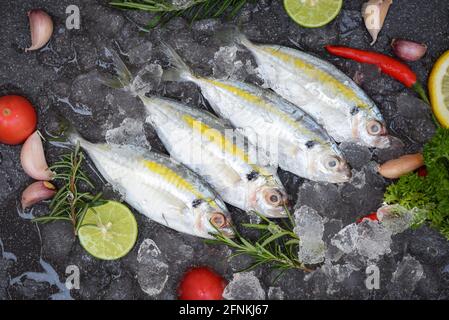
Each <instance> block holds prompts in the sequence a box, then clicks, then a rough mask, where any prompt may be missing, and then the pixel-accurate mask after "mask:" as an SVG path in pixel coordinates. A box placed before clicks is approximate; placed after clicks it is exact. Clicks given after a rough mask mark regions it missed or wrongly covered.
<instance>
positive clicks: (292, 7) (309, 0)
mask: <svg viewBox="0 0 449 320" xmlns="http://www.w3.org/2000/svg"><path fill="white" fill-rule="evenodd" d="M284 6H285V10H286V11H287V14H288V15H289V16H290V18H292V19H293V20H294V21H295V22H296V23H297V24H299V25H301V26H303V27H307V28H318V27H322V26H324V25H326V24H328V23H329V22H331V21H332V20H334V19H335V17H336V16H337V15H338V14H339V13H340V10H341V7H342V6H343V0H284Z"/></svg>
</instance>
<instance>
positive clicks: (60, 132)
mask: <svg viewBox="0 0 449 320" xmlns="http://www.w3.org/2000/svg"><path fill="white" fill-rule="evenodd" d="M45 134H46V139H47V140H48V141H49V142H50V143H51V144H53V145H56V146H59V147H69V146H70V145H76V144H77V143H79V142H85V140H84V139H83V138H82V137H81V135H80V134H79V133H78V131H77V130H76V129H75V127H74V126H73V125H72V124H71V123H70V121H69V120H67V119H66V118H64V117H63V116H62V115H60V114H56V119H55V121H52V126H50V127H47V128H46V130H45Z"/></svg>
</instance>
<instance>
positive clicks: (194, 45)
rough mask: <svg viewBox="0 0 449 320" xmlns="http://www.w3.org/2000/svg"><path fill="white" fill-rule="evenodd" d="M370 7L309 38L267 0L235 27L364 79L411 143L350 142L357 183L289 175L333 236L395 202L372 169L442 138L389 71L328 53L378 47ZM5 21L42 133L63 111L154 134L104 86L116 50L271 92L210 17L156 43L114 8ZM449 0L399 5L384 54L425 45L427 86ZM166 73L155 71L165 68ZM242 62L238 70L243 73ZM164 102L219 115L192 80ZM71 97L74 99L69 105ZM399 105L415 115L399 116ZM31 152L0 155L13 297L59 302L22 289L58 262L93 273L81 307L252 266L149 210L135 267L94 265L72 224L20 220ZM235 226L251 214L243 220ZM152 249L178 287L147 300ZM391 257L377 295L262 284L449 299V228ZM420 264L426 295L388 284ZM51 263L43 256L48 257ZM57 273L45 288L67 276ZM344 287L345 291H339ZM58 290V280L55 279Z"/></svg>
mask: <svg viewBox="0 0 449 320" xmlns="http://www.w3.org/2000/svg"><path fill="white" fill-rule="evenodd" d="M362 3H363V1H362V0H357V1H348V0H347V1H345V5H344V9H343V11H342V12H341V14H340V15H339V17H338V18H337V19H336V20H335V21H334V22H332V23H331V24H329V25H328V26H326V27H325V28H320V29H314V30H307V29H302V28H300V27H298V26H297V25H296V24H295V23H294V22H293V21H291V20H290V19H289V18H288V16H287V15H286V14H285V12H284V10H283V8H282V5H281V3H280V1H274V0H273V1H269V0H265V1H260V2H259V4H257V5H248V6H245V7H244V9H243V10H242V11H241V13H240V14H239V16H238V17H237V18H236V19H235V21H240V22H241V23H242V28H243V30H244V31H245V33H247V35H248V36H249V37H250V38H251V39H253V40H255V41H260V42H264V43H276V44H283V45H287V46H295V45H298V46H299V47H300V48H302V49H304V50H307V51H310V52H313V53H315V54H317V55H319V56H320V57H322V58H324V59H326V60H328V61H331V62H333V63H335V64H336V65H338V66H339V67H340V68H341V69H342V70H343V71H344V72H346V73H347V74H348V75H350V76H351V77H353V76H354V75H355V74H356V73H357V74H358V75H363V82H362V87H363V88H364V90H366V92H367V93H368V94H369V95H370V96H371V97H372V98H373V99H374V100H375V101H376V102H377V103H378V106H379V108H380V109H381V111H382V113H383V114H384V116H385V118H386V120H387V122H388V124H389V127H390V130H391V132H392V133H393V134H394V135H396V136H398V137H400V138H401V139H402V140H403V141H404V143H405V146H404V147H403V148H393V149H391V150H385V151H379V150H368V149H366V148H361V147H356V146H351V145H347V144H344V145H343V146H342V148H343V150H344V152H345V153H346V154H347V157H348V160H349V162H350V163H351V165H352V167H353V168H354V170H355V171H354V172H355V173H356V176H357V177H358V178H357V179H359V181H357V179H355V180H353V181H352V182H351V183H348V184H345V185H341V186H336V185H327V184H319V183H310V182H304V181H303V180H301V179H298V178H297V177H295V176H293V175H291V174H288V173H284V172H281V173H280V174H281V177H282V180H283V181H284V182H285V184H286V186H287V188H288V191H289V193H290V195H291V197H292V198H293V200H294V201H296V200H298V203H300V204H307V205H309V206H311V207H313V208H315V209H316V210H318V212H319V213H320V214H321V215H322V216H323V217H324V218H325V219H326V231H325V238H326V240H328V239H329V238H330V237H331V236H332V235H333V234H334V233H335V232H337V231H338V230H339V229H340V228H341V227H343V226H345V225H347V224H349V223H352V222H354V220H355V219H357V218H358V217H360V216H361V215H364V214H367V213H369V212H371V211H373V210H375V209H376V208H378V207H379V206H380V204H381V202H382V194H383V191H384V189H385V186H386V185H387V184H388V183H390V182H389V181H385V180H384V179H382V178H381V177H379V176H377V175H376V174H375V173H373V172H372V170H370V169H369V168H370V167H369V165H368V164H369V163H370V161H379V162H381V161H385V160H388V159H391V158H394V157H396V156H398V155H401V154H403V153H406V152H414V151H419V150H420V149H421V148H422V145H423V143H424V142H425V141H427V139H428V138H429V137H430V136H431V134H432V132H433V127H432V124H431V121H430V119H429V113H428V112H422V107H423V106H422V105H421V104H420V103H419V101H418V100H416V99H413V93H412V92H411V91H409V90H407V89H405V88H404V87H403V86H402V85H401V84H399V83H397V82H395V81H393V80H391V79H389V78H387V77H385V76H382V75H380V74H378V73H377V71H376V70H375V69H373V68H370V67H366V66H360V65H357V64H356V63H352V62H347V61H346V62H345V61H342V60H340V59H336V58H333V57H330V56H328V55H327V54H326V53H324V51H323V45H325V44H328V43H335V44H337V43H340V44H344V45H350V46H356V47H361V48H369V42H370V38H369V35H368V33H367V31H366V30H365V28H364V26H363V23H362V20H361V17H360V13H359V12H360V8H361V5H362ZM69 4H76V5H78V6H79V7H80V10H81V16H82V21H81V29H80V30H66V29H65V27H64V23H65V19H66V14H65V8H66V7H67V5H69ZM39 7H40V8H43V9H45V10H46V11H47V12H48V13H49V14H50V15H51V16H52V17H53V19H54V22H55V32H54V35H53V37H52V39H51V42H50V43H49V45H48V46H47V47H46V49H43V50H40V51H37V52H33V53H24V51H23V48H25V47H27V46H28V45H29V42H30V39H29V31H28V21H27V17H26V12H27V11H28V10H30V9H32V8H39ZM0 11H1V12H3V19H2V25H1V32H0V40H1V41H0V43H2V45H1V46H0V57H1V59H0V95H5V94H11V93H16V94H21V95H24V96H26V97H28V98H29V99H30V100H31V102H32V103H33V105H34V106H35V107H36V108H37V110H38V114H39V125H38V126H39V128H40V129H45V126H46V125H47V122H48V119H49V115H51V114H52V112H53V111H54V110H58V111H59V112H61V113H62V114H64V115H65V116H66V117H67V118H69V119H70V120H71V121H72V122H73V123H74V124H75V126H76V127H77V128H78V129H79V130H80V131H81V132H82V134H83V135H85V136H86V137H87V138H89V139H91V140H93V141H103V140H104V137H105V135H106V132H107V131H108V130H110V129H112V128H115V127H118V126H119V125H120V124H121V123H122V122H123V120H124V119H125V118H131V119H135V120H136V121H137V124H140V125H141V122H140V123H139V121H141V119H142V116H143V114H142V112H141V105H140V104H139V102H138V101H137V100H136V99H134V98H132V97H129V96H127V95H126V94H125V93H123V92H120V91H114V90H111V89H108V88H105V87H102V86H101V85H100V84H99V83H98V82H97V81H96V80H95V76H96V74H97V72H98V71H97V70H101V69H103V68H104V67H105V66H106V67H107V61H108V60H107V57H106V56H105V52H104V48H105V47H107V48H113V49H115V50H119V51H121V52H122V53H124V54H125V56H124V57H125V58H126V55H127V63H128V64H129V65H131V66H133V68H134V70H138V69H139V67H141V66H143V65H144V64H146V63H152V64H155V65H162V66H163V67H164V66H166V65H167V61H166V60H165V58H164V56H163V55H162V54H161V53H160V52H159V51H158V40H160V39H164V40H165V41H167V42H169V43H171V44H172V45H174V46H175V47H176V48H177V50H178V51H179V52H180V53H181V54H182V55H183V56H184V57H185V58H186V60H187V62H188V63H189V64H191V65H192V66H193V67H194V68H195V70H196V71H198V72H200V73H203V74H212V73H213V74H214V75H216V76H226V75H231V76H234V77H236V78H239V79H244V80H247V81H252V82H258V81H259V79H257V77H256V76H255V75H254V74H252V73H253V68H254V67H255V62H254V61H252V60H251V57H250V56H249V55H248V54H247V53H246V52H244V51H238V52H237V57H236V58H235V61H241V62H242V64H243V67H242V66H241V64H240V65H239V64H237V65H235V61H234V60H231V61H229V59H226V55H224V54H223V51H222V52H221V53H222V54H217V55H216V52H217V51H218V50H219V48H220V43H217V41H215V40H214V38H213V34H214V31H215V30H216V29H218V28H219V27H220V25H221V23H222V22H220V21H201V22H197V23H195V24H193V26H192V28H189V27H188V25H187V23H186V22H185V21H184V20H182V19H175V20H173V21H171V22H170V23H169V24H168V25H167V26H165V27H164V28H158V29H155V30H153V31H152V32H150V33H148V34H139V32H138V31H139V29H138V28H139V26H142V25H144V24H145V22H146V21H147V20H148V15H147V14H144V13H134V12H123V11H119V10H115V9H111V8H110V7H108V5H107V3H106V2H104V1H86V0H84V1H80V0H70V1H66V0H62V1H50V0H48V1H37V0H36V1H23V0H22V1H14V2H13V3H12V2H11V1H6V0H0ZM448 32H449V4H448V2H447V1H444V0H429V1H425V2H423V1H418V0H396V1H395V3H394V4H393V6H392V8H391V11H390V14H389V16H388V19H387V21H386V23H385V27H384V29H383V31H382V33H381V35H380V38H379V40H378V42H377V44H376V45H375V46H374V49H375V50H379V51H382V52H386V53H390V48H389V43H390V41H391V39H392V38H394V37H403V38H409V39H413V40H416V41H421V42H425V43H426V44H428V46H429V51H428V54H427V55H426V57H425V58H424V59H422V60H421V61H419V62H416V63H413V64H412V67H413V69H414V70H416V71H417V73H418V74H419V76H420V78H421V79H422V80H423V81H425V80H427V76H428V73H429V71H430V68H431V66H432V65H433V63H434V62H435V60H436V59H437V58H438V56H439V55H440V54H442V53H443V52H444V51H445V50H447V49H449V36H448ZM155 65H153V67H155ZM234 66H237V67H236V68H234ZM153 89H154V90H153V91H154V92H153V93H159V94H165V95H166V96H168V97H172V98H176V99H179V100H182V101H184V102H186V103H188V104H190V105H200V106H201V107H203V108H208V106H207V104H206V103H204V101H202V99H201V98H200V93H199V90H198V89H197V88H196V87H195V86H194V85H192V84H173V83H167V84H162V85H159V86H154V88H153ZM65 98H68V100H65ZM61 99H62V100H63V101H69V102H70V103H71V105H72V106H74V107H75V108H84V111H86V110H90V111H91V113H92V115H82V114H79V113H75V112H74V111H73V110H72V109H71V107H70V106H69V105H68V104H67V103H64V102H63V101H61ZM399 106H402V107H401V108H399ZM145 133H146V137H147V140H148V141H149V142H150V143H151V145H152V146H153V147H154V148H155V149H162V150H163V148H162V147H161V146H160V143H159V142H158V141H157V139H156V138H155V135H154V132H153V131H152V130H151V128H149V127H148V126H145ZM46 150H47V156H48V160H49V162H50V163H51V162H53V161H54V160H55V159H56V157H57V155H58V154H59V153H60V150H58V149H56V148H54V147H51V146H47V148H46ZM19 152H20V146H14V147H11V146H5V145H0V239H1V240H2V242H3V244H4V250H5V252H10V253H12V254H14V255H15V256H16V258H17V259H16V260H15V259H12V258H11V257H12V256H11V255H10V254H3V257H2V255H0V299H8V298H13V299H40V298H41V299H47V298H49V297H50V296H51V295H52V294H55V293H58V292H59V289H58V287H57V286H56V285H55V283H48V282H45V281H44V282H39V281H36V280H32V279H30V277H26V276H23V277H21V278H20V281H18V282H17V283H16V282H15V281H11V279H14V278H16V277H18V276H20V275H22V274H23V273H24V272H30V271H32V272H44V268H43V267H44V266H45V267H47V264H46V263H48V264H49V265H51V266H52V267H51V268H52V269H53V268H54V270H55V271H56V272H57V275H59V277H60V279H61V281H63V279H64V277H65V275H64V271H65V268H66V266H67V265H70V264H75V265H77V266H79V267H80V270H81V276H82V278H81V289H80V290H73V291H72V292H71V295H72V297H74V298H77V299H117V298H129V299H149V298H156V299H174V298H175V297H176V294H175V288H176V284H177V283H178V281H179V279H180V277H181V275H182V273H183V272H184V271H185V270H186V268H188V267H189V266H191V265H203V264H204V265H209V266H211V267H213V268H214V269H215V270H217V271H218V272H220V273H222V274H223V275H225V276H226V277H227V278H228V279H231V278H232V274H233V273H234V272H235V271H237V270H239V269H241V268H242V267H243V266H245V265H247V263H248V261H247V259H244V258H241V259H238V260H235V261H231V262H227V257H228V256H229V254H230V252H229V250H228V249H227V248H224V247H216V246H208V245H205V244H204V243H203V241H202V240H201V239H197V238H193V237H190V236H186V235H182V234H179V233H177V232H174V231H172V230H169V229H167V228H165V227H162V226H160V225H157V224H155V223H153V222H151V221H149V220H148V219H146V218H145V217H143V216H141V215H140V214H138V213H136V217H137V220H138V223H139V238H138V242H137V244H136V247H135V248H134V250H133V251H132V252H131V253H130V254H129V255H128V256H127V257H125V258H124V259H122V260H119V261H112V262H102V261H98V260H95V259H93V258H92V257H90V256H89V255H88V254H87V253H85V252H84V250H83V249H82V248H81V247H80V245H79V243H78V242H77V241H76V240H75V239H74V238H73V236H72V233H71V230H70V227H69V226H67V225H64V224H60V223H57V224H51V225H45V226H39V227H37V226H36V225H35V224H32V223H31V222H30V221H29V220H26V219H24V218H22V217H20V216H19V214H18V212H17V209H16V207H17V203H18V199H19V196H20V193H21V191H22V190H23V189H24V188H25V187H26V186H27V184H29V183H30V182H31V181H30V179H29V178H28V177H27V176H26V175H25V174H24V173H23V172H22V170H21V168H20V164H19ZM96 183H97V185H98V188H99V190H102V189H105V192H106V194H107V196H108V197H110V198H116V199H117V195H116V194H115V193H114V192H113V191H112V190H111V188H110V187H107V186H106V187H105V188H103V187H102V184H101V183H100V181H99V180H96ZM45 210H46V206H45V205H39V206H37V207H36V208H35V211H34V214H36V215H39V214H43V213H45ZM233 212H234V220H235V221H237V222H241V221H243V220H246V219H247V218H246V217H245V216H243V215H242V213H241V212H237V210H233ZM148 238H149V239H153V240H154V241H155V242H156V244H157V245H158V247H159V248H160V250H161V252H162V257H160V258H159V261H158V263H162V265H167V266H168V272H167V274H168V281H167V284H166V285H165V288H164V290H163V291H162V293H161V294H159V295H157V296H156V297H150V296H148V295H147V294H146V293H144V292H143V291H142V290H141V287H140V284H139V281H138V278H139V277H140V278H141V279H150V280H151V279H152V278H151V277H152V276H153V277H155V280H154V281H156V282H157V281H159V280H158V278H157V277H158V276H159V277H160V275H151V272H152V271H151V270H148V269H151V268H150V267H149V266H146V267H145V266H141V265H139V263H138V262H137V260H136V256H137V250H138V248H139V245H140V244H141V242H142V241H143V240H144V239H148ZM391 249H392V252H391V253H390V254H388V255H386V256H385V257H383V258H382V259H381V260H380V261H379V263H378V265H379V267H380V269H381V289H380V290H377V291H375V292H369V291H368V290H366V288H365V287H364V284H363V281H364V271H363V270H362V271H354V272H353V273H352V274H351V275H350V276H349V277H348V278H345V279H344V280H343V281H337V280H335V279H336V276H335V275H334V276H333V277H332V276H331V277H330V276H329V275H326V273H324V272H321V273H320V272H319V271H318V272H316V273H315V274H312V276H308V277H306V279H305V277H304V276H305V274H304V273H302V272H300V271H291V272H287V273H286V274H285V275H284V276H283V277H282V278H281V279H280V280H279V281H278V282H277V283H275V284H273V278H274V276H275V275H276V273H274V272H272V271H270V270H269V269H268V268H259V269H257V270H256V272H255V275H256V276H257V277H258V278H259V279H260V281H261V285H262V287H263V288H264V290H266V291H267V292H268V291H270V293H271V294H270V295H269V297H270V298H276V297H280V295H279V294H275V293H273V292H276V291H273V289H271V290H269V288H270V287H279V288H280V289H277V290H278V291H277V292H279V290H282V292H284V298H288V299H318V298H336V299H350V298H353V299H354V298H355V299H388V298H392V297H403V298H417V299H423V298H431V299H447V298H448V296H449V290H448V284H449V243H448V242H447V241H446V240H445V239H444V238H442V237H441V236H440V235H439V234H438V233H437V232H435V231H433V230H431V229H429V228H427V227H423V228H421V229H418V230H408V231H406V232H404V233H402V234H399V235H397V236H395V237H394V242H393V245H392V248H391ZM407 254H409V255H411V256H413V257H414V258H415V259H416V260H418V261H419V263H420V264H421V265H422V266H423V269H424V274H425V276H424V277H423V278H422V279H421V280H419V282H418V283H417V284H416V286H415V285H413V287H409V284H410V281H409V280H408V279H407V277H405V278H403V279H400V281H399V282H397V283H395V284H394V285H389V283H390V282H391V279H392V273H393V272H394V270H396V268H397V265H398V263H399V262H400V261H401V260H402V259H403V257H404V256H405V255H407ZM41 258H42V260H40V259H41ZM52 269H48V270H50V273H49V274H47V277H46V278H45V279H47V280H48V279H50V282H51V279H56V278H57V275H56V278H55V277H54V276H53V278H52V276H51V270H52ZM336 281H337V282H336ZM56 282H57V281H56Z"/></svg>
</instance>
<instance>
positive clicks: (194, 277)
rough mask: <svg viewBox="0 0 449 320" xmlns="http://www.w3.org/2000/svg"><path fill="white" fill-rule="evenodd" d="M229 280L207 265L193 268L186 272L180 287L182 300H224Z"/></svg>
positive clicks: (179, 296)
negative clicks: (224, 292)
mask: <svg viewBox="0 0 449 320" xmlns="http://www.w3.org/2000/svg"><path fill="white" fill-rule="evenodd" d="M226 285H227V282H226V280H225V279H223V278H222V277H221V276H220V275H218V274H216V273H215V272H214V271H212V270H211V269H209V268H207V267H198V268H192V269H190V270H189V271H187V272H186V273H185V274H184V277H183V279H182V280H181V283H180V285H179V288H178V298H179V299H180V300H223V291H224V288H225V287H226Z"/></svg>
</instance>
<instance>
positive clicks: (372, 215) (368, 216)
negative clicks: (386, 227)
mask: <svg viewBox="0 0 449 320" xmlns="http://www.w3.org/2000/svg"><path fill="white" fill-rule="evenodd" d="M365 219H369V220H372V221H379V218H378V217H377V212H373V213H370V214H369V215H366V216H364V217H362V218H360V219H358V220H357V223H360V222H362V221H363V220H365Z"/></svg>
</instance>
